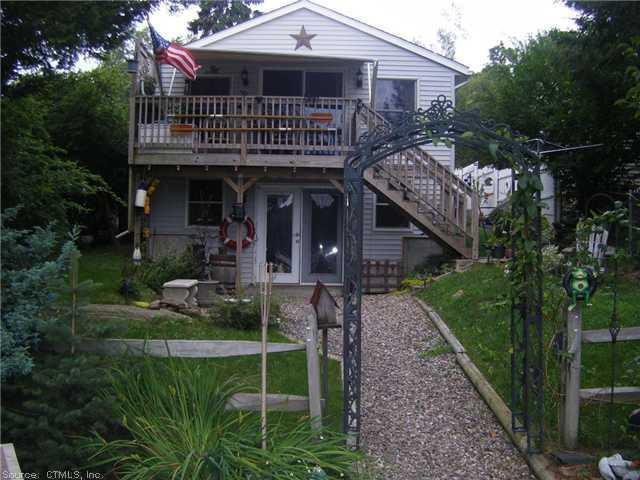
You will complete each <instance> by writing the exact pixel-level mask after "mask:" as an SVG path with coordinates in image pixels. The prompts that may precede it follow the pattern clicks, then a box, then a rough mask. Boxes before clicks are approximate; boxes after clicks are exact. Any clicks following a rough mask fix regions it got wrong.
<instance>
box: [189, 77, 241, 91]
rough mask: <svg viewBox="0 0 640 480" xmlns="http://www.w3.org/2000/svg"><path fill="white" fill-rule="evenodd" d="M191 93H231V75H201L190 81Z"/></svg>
mask: <svg viewBox="0 0 640 480" xmlns="http://www.w3.org/2000/svg"><path fill="white" fill-rule="evenodd" d="M188 90H189V95H230V94H231V77H228V76H220V75H217V76H204V75H203V76H199V77H198V78H196V79H195V80H190V81H189V83H188Z"/></svg>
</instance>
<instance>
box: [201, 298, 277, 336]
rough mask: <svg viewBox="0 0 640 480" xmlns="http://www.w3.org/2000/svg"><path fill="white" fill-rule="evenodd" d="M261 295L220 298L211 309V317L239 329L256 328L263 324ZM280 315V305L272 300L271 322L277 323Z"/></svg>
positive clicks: (221, 323)
mask: <svg viewBox="0 0 640 480" xmlns="http://www.w3.org/2000/svg"><path fill="white" fill-rule="evenodd" d="M260 312H261V306H260V297H258V296H255V297H250V298H247V299H243V298H240V299H238V298H218V299H216V301H215V303H214V306H213V307H212V308H211V310H209V313H210V315H211V318H212V319H213V320H214V321H215V322H216V323H219V324H220V325H223V326H225V327H229V328H237V329H239V330H256V329H259V328H260V325H261V324H262V316H261V313H260ZM279 317H280V305H279V303H278V302H277V301H275V300H273V299H272V300H271V308H270V309H269V324H270V325H276V324H277V323H278V321H279Z"/></svg>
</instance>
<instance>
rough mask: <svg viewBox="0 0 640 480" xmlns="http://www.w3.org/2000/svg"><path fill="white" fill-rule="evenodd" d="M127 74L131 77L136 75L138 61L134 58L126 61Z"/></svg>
mask: <svg viewBox="0 0 640 480" xmlns="http://www.w3.org/2000/svg"><path fill="white" fill-rule="evenodd" d="M127 73H130V74H132V75H133V74H136V73H138V61H137V60H136V59H135V58H131V59H129V60H127Z"/></svg>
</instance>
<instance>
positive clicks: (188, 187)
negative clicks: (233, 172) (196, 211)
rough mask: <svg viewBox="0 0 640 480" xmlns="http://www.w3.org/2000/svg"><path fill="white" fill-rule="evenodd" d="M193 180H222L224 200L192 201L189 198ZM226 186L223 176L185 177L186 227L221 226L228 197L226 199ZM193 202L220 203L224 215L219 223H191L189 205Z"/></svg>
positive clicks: (212, 227)
mask: <svg viewBox="0 0 640 480" xmlns="http://www.w3.org/2000/svg"><path fill="white" fill-rule="evenodd" d="M192 181H196V182H201V181H202V182H220V187H221V189H222V200H221V201H220V202H217V201H213V202H202V201H197V200H194V201H190V200H189V194H190V193H191V182H192ZM224 189H225V186H224V181H223V180H222V179H221V178H198V177H189V178H186V179H185V189H184V191H185V206H184V213H185V215H184V224H185V227H186V228H211V229H214V228H219V227H220V223H222V221H223V220H224V217H225V215H224V212H226V199H225V194H224V193H225V192H224ZM192 203H212V204H217V203H220V204H221V205H222V216H221V217H220V222H219V223H218V224H217V225H198V224H191V223H189V207H190V206H191V204H192Z"/></svg>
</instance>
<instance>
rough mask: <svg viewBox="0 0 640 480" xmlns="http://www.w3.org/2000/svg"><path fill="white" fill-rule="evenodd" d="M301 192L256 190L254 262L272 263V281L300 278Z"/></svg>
mask: <svg viewBox="0 0 640 480" xmlns="http://www.w3.org/2000/svg"><path fill="white" fill-rule="evenodd" d="M301 203H302V202H301V192H300V191H299V190H298V189H293V188H292V189H287V188H286V187H283V188H277V189H276V188H265V189H261V190H260V191H259V194H258V210H259V212H260V214H259V219H260V220H259V222H258V225H259V228H258V235H259V237H258V238H259V249H258V262H259V263H265V262H269V263H272V264H273V271H274V276H273V281H274V282H275V283H299V282H300V217H301Z"/></svg>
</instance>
